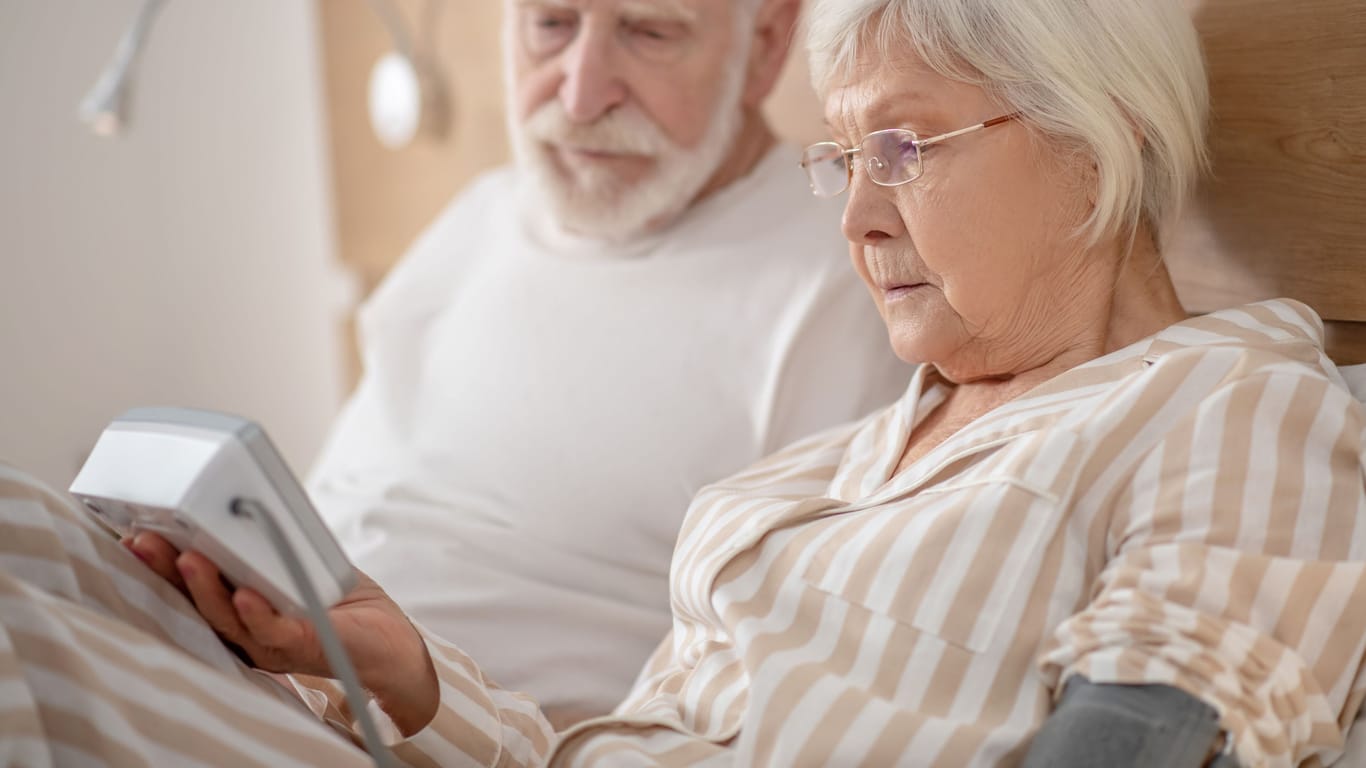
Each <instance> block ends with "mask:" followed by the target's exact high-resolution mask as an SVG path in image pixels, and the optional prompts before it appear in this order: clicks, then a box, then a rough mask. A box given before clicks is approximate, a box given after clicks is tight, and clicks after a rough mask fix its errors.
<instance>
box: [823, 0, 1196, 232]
mask: <svg viewBox="0 0 1366 768" xmlns="http://www.w3.org/2000/svg"><path fill="white" fill-rule="evenodd" d="M808 34H809V37H808V50H809V53H810V56H811V72H812V79H813V82H814V84H815V86H816V90H817V91H818V92H820V93H821V94H825V93H826V92H827V91H828V89H829V88H831V87H832V86H834V85H836V84H837V83H838V81H840V80H841V79H843V78H847V77H849V76H850V75H851V73H852V71H853V68H854V67H855V66H856V62H857V60H858V59H859V58H860V55H861V51H860V48H861V47H867V48H870V49H872V50H869V51H865V52H862V53H863V55H868V54H872V55H876V56H877V57H878V59H889V58H894V57H895V54H896V53H897V52H898V51H901V52H904V51H906V50H908V48H909V50H910V51H912V52H914V53H915V54H916V55H917V56H918V57H919V58H920V59H922V60H923V61H924V62H925V64H926V65H927V66H929V67H930V68H931V69H933V70H934V71H935V72H937V73H939V74H940V75H943V76H944V77H948V78H951V79H954V80H959V81H964V82H969V83H973V84H976V85H979V86H981V87H983V88H984V89H986V90H987V91H988V92H989V93H990V94H991V95H993V96H994V97H995V98H997V99H998V100H999V101H1001V102H1002V103H1003V104H1004V105H1005V106H1006V107H1007V108H1008V109H1010V110H1014V111H1018V112H1020V113H1021V114H1022V115H1023V117H1024V120H1025V122H1026V123H1027V124H1032V125H1033V126H1035V127H1037V129H1038V130H1039V131H1041V132H1042V133H1043V134H1044V135H1045V136H1047V137H1050V138H1052V139H1054V140H1058V141H1061V142H1065V145H1070V147H1071V148H1073V149H1075V150H1077V151H1079V152H1081V153H1082V156H1083V157H1087V158H1088V159H1090V160H1092V161H1093V162H1094V163H1095V165H1096V168H1097V169H1098V175H1099V179H1098V182H1099V183H1098V188H1097V189H1096V190H1095V195H1096V199H1095V210H1094V212H1093V213H1092V215H1091V218H1090V219H1089V220H1088V221H1087V222H1086V224H1085V225H1084V227H1083V234H1084V235H1085V236H1086V238H1087V239H1088V241H1089V242H1090V244H1092V245H1095V244H1096V243H1098V242H1100V241H1101V240H1103V239H1105V238H1107V237H1112V236H1116V235H1123V234H1124V233H1132V232H1135V231H1137V228H1138V227H1139V226H1140V225H1141V224H1145V223H1146V224H1147V225H1149V226H1150V227H1151V228H1152V230H1153V235H1154V237H1155V238H1156V239H1158V241H1159V243H1160V242H1161V237H1162V235H1163V234H1164V232H1165V230H1166V229H1167V227H1168V225H1169V224H1170V223H1171V221H1172V219H1173V218H1174V217H1175V216H1176V215H1177V214H1179V212H1180V211H1181V209H1182V207H1183V206H1184V205H1185V203H1186V201H1187V199H1188V198H1189V196H1190V194H1191V192H1192V190H1193V189H1194V186H1195V182H1196V181H1198V179H1199V177H1200V175H1201V174H1202V173H1203V172H1204V170H1205V169H1206V168H1207V166H1208V163H1209V160H1208V149H1207V147H1206V125H1207V122H1208V115H1209V85H1208V82H1207V79H1206V74H1205V64H1204V58H1203V56H1202V54H1201V51H1200V42H1199V39H1198V37H1197V35H1196V32H1195V28H1194V24H1193V23H1192V21H1191V18H1190V16H1189V15H1188V13H1187V12H1186V11H1185V9H1184V8H1182V6H1181V4H1180V3H1179V2H1177V0H815V2H814V3H813V7H812V9H811V13H810V16H809V17H808ZM989 117H994V115H984V116H983V119H985V118H989Z"/></svg>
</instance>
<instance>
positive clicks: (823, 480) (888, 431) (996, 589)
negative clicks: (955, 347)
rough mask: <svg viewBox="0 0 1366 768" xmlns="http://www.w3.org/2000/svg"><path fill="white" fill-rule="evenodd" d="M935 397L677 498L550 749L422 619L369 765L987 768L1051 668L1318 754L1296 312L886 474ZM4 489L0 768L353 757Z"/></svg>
mask: <svg viewBox="0 0 1366 768" xmlns="http://www.w3.org/2000/svg"><path fill="white" fill-rule="evenodd" d="M850 373H851V375H857V372H856V371H853V372H850ZM947 387H948V385H947V384H946V383H945V382H943V381H942V380H940V379H939V378H938V377H937V376H936V375H935V373H934V372H933V370H932V369H931V368H929V367H921V368H920V369H918V370H917V372H916V374H915V376H914V378H913V380H912V382H911V385H910V387H909V388H908V390H907V393H906V395H905V396H904V397H903V399H902V400H901V401H900V402H898V403H896V404H895V405H893V406H892V407H890V408H888V409H887V410H885V411H883V412H881V413H878V414H875V415H873V416H872V417H871V418H869V419H867V420H865V421H863V422H861V423H859V424H855V425H851V426H848V427H843V428H838V429H835V430H831V431H828V432H825V433H823V434H821V435H817V436H815V437H812V438H809V439H807V440H804V441H802V442H801V443H798V444H796V445H794V446H791V447H789V448H787V449H785V450H783V451H782V452H780V453H778V454H776V455H774V456H772V457H770V458H768V459H766V460H764V461H763V462H761V463H759V464H757V465H755V466H754V467H752V468H750V469H749V470H747V471H745V472H743V473H740V474H738V475H736V476H734V477H731V478H729V479H727V480H724V481H722V482H719V483H717V484H714V485H712V486H709V487H707V488H706V489H704V490H703V491H702V492H701V493H699V494H698V496H697V498H696V499H695V500H694V502H693V504H692V506H691V508H690V510H689V513H688V515H687V518H686V520H685V522H684V526H683V529H682V531H681V532H680V534H679V539H678V544H677V548H676V550H675V555H674V560H673V564H672V569H671V595H672V604H673V605H672V607H673V613H674V622H673V629H672V631H671V633H670V634H669V636H668V637H667V638H665V639H664V642H663V643H662V644H661V645H660V647H659V649H658V650H657V651H656V653H655V655H654V657H653V658H652V659H651V661H650V662H649V663H648V664H647V666H646V668H645V669H644V670H643V671H642V673H641V676H640V678H639V679H638V681H637V683H636V685H635V687H634V689H633V691H632V693H631V694H630V695H629V697H628V698H627V700H626V701H625V702H623V703H622V704H621V706H620V707H619V708H618V709H617V711H616V712H615V713H614V714H613V715H611V716H609V717H605V718H598V719H595V720H590V721H588V722H585V723H581V724H579V725H578V726H575V727H574V728H572V729H570V730H569V731H566V732H565V733H562V734H558V735H556V734H554V733H553V732H552V731H551V729H550V727H549V726H548V724H547V723H546V722H545V720H544V718H543V717H542V716H541V714H540V712H539V711H538V709H537V707H536V705H535V703H534V702H533V701H531V700H530V699H529V698H527V697H525V696H521V695H519V694H515V693H512V692H508V691H504V690H501V689H499V688H498V687H497V686H496V685H495V684H494V683H493V682H491V681H488V680H486V679H485V677H484V675H483V674H482V672H481V671H480V669H479V668H478V666H477V663H476V661H475V660H471V659H470V658H468V657H467V656H465V655H464V654H463V653H461V652H460V651H459V650H458V649H457V648H455V647H453V646H451V645H449V644H447V643H445V642H443V641H441V640H439V639H438V638H436V637H434V636H432V635H430V633H424V636H425V637H426V639H427V643H428V647H429V649H430V651H431V655H432V659H433V662H434V664H435V665H436V669H437V672H438V675H439V676H440V678H441V692H442V706H441V709H440V711H439V712H438V715H437V717H436V719H435V720H434V721H433V722H432V723H431V724H430V725H429V726H428V727H427V728H426V729H425V730H424V731H422V732H420V733H418V734H416V735H415V736H414V737H413V738H411V739H408V740H406V741H399V740H398V739H397V738H395V742H396V751H397V753H398V754H399V756H400V757H401V758H402V759H404V760H405V761H407V762H408V763H410V764H411V765H415V766H438V765H439V766H456V765H461V766H463V765H540V764H543V763H546V762H552V763H554V764H556V765H566V766H568V765H593V766H614V765H621V766H639V765H661V766H694V765H736V766H748V765H839V766H855V765H869V766H881V765H911V766H941V765H942V766H968V765H971V766H988V765H1010V764H1013V763H1015V762H1018V761H1019V760H1020V759H1021V757H1022V756H1023V752H1024V750H1025V749H1027V747H1028V743H1029V738H1030V736H1031V734H1032V733H1033V732H1034V731H1035V730H1036V729H1037V728H1038V727H1039V726H1040V724H1041V723H1042V721H1043V720H1044V718H1045V717H1046V716H1047V715H1048V712H1049V710H1050V706H1051V703H1052V701H1053V697H1054V696H1055V695H1056V694H1057V693H1058V691H1060V689H1061V685H1062V683H1063V682H1064V681H1065V680H1066V679H1067V678H1068V677H1069V676H1071V675H1075V674H1081V675H1085V676H1086V677H1088V678H1090V679H1091V680H1092V681H1094V682H1101V683H1161V684H1166V685H1172V686H1176V687H1178V688H1181V689H1183V690H1185V691H1187V692H1189V693H1192V694H1194V695H1195V696H1197V697H1199V698H1200V699H1202V700H1204V701H1205V702H1207V703H1209V704H1210V705H1211V706H1212V707H1214V708H1215V709H1216V710H1217V711H1218V712H1219V714H1220V719H1221V723H1222V726H1223V727H1224V728H1225V729H1226V730H1227V731H1228V733H1229V737H1230V745H1231V748H1232V749H1234V750H1235V752H1236V755H1237V757H1238V759H1239V760H1240V761H1241V762H1242V764H1243V765H1246V766H1290V765H1309V766H1314V765H1324V764H1327V763H1329V762H1331V761H1332V760H1333V759H1334V758H1335V757H1336V756H1337V754H1338V752H1339V750H1340V748H1341V744H1342V740H1343V735H1344V732H1345V730H1346V728H1347V727H1348V725H1349V724H1350V723H1351V722H1352V720H1353V719H1354V718H1355V717H1356V714H1357V712H1358V710H1359V709H1360V706H1361V702H1362V699H1363V696H1366V676H1364V675H1363V664H1362V661H1363V657H1364V656H1366V489H1364V487H1363V469H1364V465H1363V430H1364V429H1366V414H1363V408H1362V406H1361V405H1360V404H1359V403H1357V402H1355V401H1354V400H1352V399H1351V396H1350V395H1349V394H1348V392H1347V391H1346V389H1345V388H1344V387H1343V386H1342V383H1341V380H1340V378H1339V377H1338V375H1337V373H1336V370H1335V369H1333V368H1332V366H1331V363H1329V361H1328V360H1327V358H1326V357H1324V355H1323V352H1322V324H1321V323H1320V321H1319V319H1318V318H1317V317H1316V316H1315V315H1314V314H1313V313H1312V311H1310V310H1309V309H1308V308H1306V307H1304V306H1303V305H1301V304H1298V303H1296V302H1292V301H1286V300H1281V301H1274V302H1263V303H1261V304H1255V305H1250V306H1247V307H1242V308H1239V309H1234V310H1226V311H1223V312H1218V313H1215V314H1213V315H1210V316H1207V317H1202V318H1197V319H1192V320H1189V321H1187V322H1183V323H1180V324H1177V325H1175V326H1172V327H1171V328H1168V329H1167V330H1165V331H1163V332H1162V333H1159V334H1157V335H1156V336H1154V337H1152V338H1149V339H1147V340H1145V341H1142V342H1140V343H1138V344H1135V345H1132V346H1130V347H1128V348H1126V349H1123V350H1120V351H1118V352H1115V353H1113V354H1111V355H1107V356H1105V357H1103V358H1101V359H1098V360H1095V361H1092V362H1091V363H1088V364H1086V365H1083V366H1081V367H1079V368H1076V369H1073V370H1072V371H1069V372H1067V373H1065V374H1063V375H1061V376H1058V377H1056V378H1055V379H1053V380H1051V381H1049V382H1047V383H1045V384H1044V385H1042V386H1040V387H1038V388H1036V389H1034V390H1032V391H1031V392H1029V393H1027V394H1025V395H1024V396H1022V397H1020V398H1018V399H1016V400H1015V401H1012V402H1010V403H1008V404H1006V405H1004V406H1002V407H1000V408H998V409H996V410H994V411H992V412H991V413H988V414H987V415H985V416H983V417H982V418H980V419H978V420H977V421H975V422H973V423H972V424H971V425H969V426H968V427H966V428H964V429H963V430H961V431H960V432H958V433H957V434H955V435H954V436H952V437H951V438H949V439H948V440H947V441H945V442H944V443H943V444H941V445H939V446H938V447H936V448H935V449H933V450H932V451H931V452H930V453H929V454H927V455H926V456H924V457H923V458H921V459H920V460H918V461H917V462H915V463H914V464H913V465H911V466H910V467H909V468H907V469H906V470H905V471H903V472H902V473H901V474H899V475H896V476H892V472H893V470H894V469H895V467H896V465H897V463H898V460H899V458H900V456H901V453H902V451H903V449H904V447H905V444H906V440H907V437H908V435H909V434H910V431H911V430H912V429H913V428H914V426H915V425H916V424H917V423H919V421H920V420H922V419H924V418H925V416H926V415H927V414H928V413H929V412H931V411H932V410H933V409H934V408H935V407H936V406H937V405H938V404H939V403H941V402H942V401H943V399H944V397H945V395H946V393H947V391H948V389H947ZM4 477H5V478H8V479H6V480H4V481H3V483H0V511H2V512H3V514H0V525H3V532H0V541H3V543H0V601H3V605H4V611H3V613H0V629H3V635H0V642H3V645H0V690H3V691H4V692H5V693H4V694H3V695H0V706H2V707H3V709H0V734H3V737H4V738H3V740H2V741H0V751H3V750H10V752H9V753H8V754H3V755H0V756H3V757H5V758H7V759H9V760H10V762H12V763H18V764H25V765H28V764H32V765H43V764H47V763H50V762H58V763H62V764H66V762H64V761H63V760H62V759H61V758H62V757H63V756H67V755H71V756H79V757H80V758H81V759H82V760H84V759H85V758H87V757H89V758H91V760H92V761H93V760H94V756H95V755H97V754H99V755H103V756H104V758H105V759H106V760H108V761H109V762H111V763H117V764H137V762H138V761H139V760H142V761H143V762H145V763H146V764H149V765H165V764H170V763H168V762H167V761H166V760H165V759H163V758H164V757H165V756H166V755H173V756H175V758H176V759H175V764H177V765H190V764H194V763H193V762H191V761H193V760H197V761H199V762H201V763H204V764H211V765H226V764H231V765H249V764H261V765H290V764H298V763H305V764H307V763H313V764H319V765H345V764H351V763H355V764H363V758H362V756H361V755H360V753H358V752H356V751H355V750H354V748H353V747H351V746H350V745H348V744H346V743H345V742H344V741H343V740H341V739H340V738H337V737H335V736H334V735H333V733H334V732H333V730H332V729H329V728H327V727H325V726H322V725H319V724H318V723H317V722H316V720H317V719H318V718H321V719H323V720H327V721H330V722H332V723H334V724H344V723H345V722H347V721H348V720H349V718H348V716H347V715H346V713H345V710H344V707H343V706H342V704H341V696H340V691H339V690H337V689H336V686H335V684H333V683H331V682H329V681H325V680H314V679H298V680H295V681H294V683H295V686H296V688H297V689H298V690H299V692H301V693H302V694H303V696H302V698H303V699H304V700H305V701H308V702H309V705H310V708H311V709H312V710H313V713H314V716H313V722H310V718H309V716H308V715H307V714H304V713H303V712H302V711H301V709H300V708H299V707H297V706H293V705H291V704H290V703H289V701H288V700H287V699H282V697H281V696H279V695H278V689H276V688H274V685H275V684H274V682H273V681H271V680H268V679H265V678H263V677H261V676H259V675H257V674H256V673H253V672H251V671H249V670H246V669H243V668H242V667H241V666H240V665H239V664H237V663H236V660H235V659H233V658H232V657H231V656H230V655H229V654H226V653H224V652H223V651H222V649H221V648H220V647H217V646H216V644H215V643H214V641H213V639H212V636H211V633H208V632H207V630H206V629H205V628H204V626H203V625H202V624H200V623H198V622H197V621H196V620H195V619H194V616H193V612H192V611H191V610H190V609H189V607H188V606H187V605H186V604H185V603H184V601H183V600H181V599H180V598H179V595H178V594H176V593H174V591H173V590H169V589H168V588H165V587H164V586H162V585H159V584H157V583H155V579H153V578H149V576H148V574H147V573H146V572H145V571H140V570H139V569H140V566H139V564H137V563H136V561H134V560H132V559H131V558H129V557H127V556H126V555H125V554H124V553H122V550H121V549H119V548H117V546H116V545H113V544H112V543H109V542H102V541H100V540H98V536H97V535H93V534H91V533H89V531H88V529H87V528H86V527H84V526H82V525H81V524H80V523H79V521H78V519H77V515H76V513H75V512H74V511H73V510H72V509H71V508H70V502H69V501H67V500H65V499H64V498H62V497H57V496H52V495H46V496H45V495H42V492H41V491H38V490H35V489H34V488H33V487H32V485H31V484H25V483H24V482H23V481H21V480H17V479H15V476H12V475H5V476H4ZM553 641H554V638H553V634H551V633H547V636H545V637H537V638H527V642H553ZM168 646H175V647H179V648H181V649H184V650H185V651H186V653H181V652H177V651H173V650H170V649H169V648H168ZM395 736H396V735H395ZM228 754H231V759H227V758H224V757H223V756H224V755H228ZM15 755H19V757H15ZM348 760H349V761H350V763H348V762H347V761H348ZM45 761H46V762H45ZM70 764H81V762H80V761H78V760H75V759H74V758H73V759H72V760H71V761H70Z"/></svg>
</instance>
